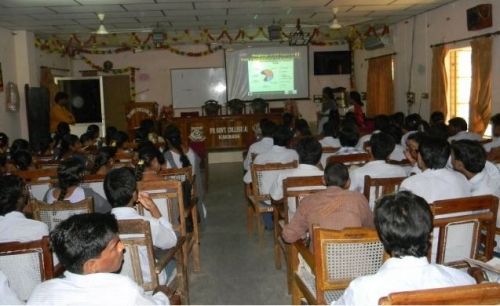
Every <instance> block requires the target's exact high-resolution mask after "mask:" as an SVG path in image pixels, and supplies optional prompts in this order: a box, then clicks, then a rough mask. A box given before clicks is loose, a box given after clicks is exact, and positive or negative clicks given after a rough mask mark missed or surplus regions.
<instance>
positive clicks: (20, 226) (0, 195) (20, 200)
mask: <svg viewBox="0 0 500 306" xmlns="http://www.w3.org/2000/svg"><path fill="white" fill-rule="evenodd" d="M27 201H28V189H27V188H26V185H25V184H24V182H23V180H22V179H21V178H20V177H18V176H15V175H6V176H0V242H11V241H19V242H27V241H32V240H39V239H42V237H43V236H47V235H48V234H49V228H48V227H47V225H46V224H45V223H43V222H40V221H36V220H31V219H28V218H26V217H25V216H24V213H23V211H24V208H25V207H26V204H27Z"/></svg>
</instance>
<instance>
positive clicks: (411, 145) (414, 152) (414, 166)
mask: <svg viewBox="0 0 500 306" xmlns="http://www.w3.org/2000/svg"><path fill="white" fill-rule="evenodd" d="M424 137H425V134H424V133H423V132H416V133H413V134H411V135H409V136H408V139H407V140H406V145H405V148H406V149H405V151H404V154H405V157H406V159H408V161H409V162H410V165H411V168H410V169H408V175H413V174H418V173H422V170H420V168H419V167H418V163H417V160H418V147H419V145H420V143H421V142H422V139H423V138H424Z"/></svg>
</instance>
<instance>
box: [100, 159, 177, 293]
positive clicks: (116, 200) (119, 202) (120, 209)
mask: <svg viewBox="0 0 500 306" xmlns="http://www.w3.org/2000/svg"><path fill="white" fill-rule="evenodd" d="M104 192H105V193H106V197H107V198H108V201H109V203H110V204H111V206H112V207H113V209H112V210H111V213H112V214H113V215H115V217H116V219H118V220H130V219H143V220H146V221H149V225H150V227H151V237H152V240H153V245H154V246H155V247H157V248H160V249H169V248H172V247H174V246H175V244H176V243H177V235H176V234H175V232H174V230H173V228H172V224H171V223H170V221H169V220H168V218H167V216H162V215H161V213H160V210H159V209H158V207H157V206H156V204H155V203H154V202H153V200H152V199H151V198H150V197H149V195H148V194H147V193H138V192H137V183H136V180H135V175H134V171H133V170H132V169H131V168H128V167H122V168H117V169H113V170H111V171H110V172H109V173H108V174H107V175H106V178H105V179H104ZM135 204H137V205H141V206H143V207H144V209H145V210H147V211H149V212H150V214H151V217H145V216H141V215H139V213H138V212H137V211H136V210H135V209H134V205H135ZM140 252H141V258H144V260H143V261H141V269H142V272H143V276H144V278H145V279H150V277H151V276H150V275H149V265H148V262H147V250H145V249H141V250H140ZM158 278H159V280H160V284H161V285H163V284H165V283H166V281H167V279H166V274H165V273H164V271H162V273H160V274H159V275H158Z"/></svg>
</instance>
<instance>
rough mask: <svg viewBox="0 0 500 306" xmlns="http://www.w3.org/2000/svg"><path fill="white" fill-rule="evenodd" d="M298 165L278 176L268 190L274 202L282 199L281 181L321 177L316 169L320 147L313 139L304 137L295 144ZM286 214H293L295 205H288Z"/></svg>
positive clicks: (319, 170)
mask: <svg viewBox="0 0 500 306" xmlns="http://www.w3.org/2000/svg"><path fill="white" fill-rule="evenodd" d="M296 150H297V153H298V154H299V165H298V167H297V168H295V169H287V170H284V171H282V172H281V173H280V174H278V177H277V178H276V180H275V181H274V183H273V184H272V185H271V188H270V189H269V195H270V196H271V198H272V199H273V200H275V201H279V200H281V199H282V198H283V180H284V179H286V178H288V177H293V176H322V175H323V171H322V170H321V169H319V168H318V162H319V159H320V158H321V145H320V144H319V142H318V141H317V140H316V139H314V138H313V137H304V138H302V139H301V140H300V141H299V143H298V144H297V149H296ZM288 212H289V214H290V216H291V215H293V214H294V213H295V203H289V207H288Z"/></svg>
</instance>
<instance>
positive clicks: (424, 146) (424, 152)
mask: <svg viewBox="0 0 500 306" xmlns="http://www.w3.org/2000/svg"><path fill="white" fill-rule="evenodd" d="M418 151H419V152H420V156H422V160H423V162H424V163H425V166H426V167H427V168H430V169H441V168H444V167H446V163H447V162H448V158H449V157H450V144H449V143H448V142H447V141H446V140H444V139H440V138H434V137H429V136H427V137H423V138H422V141H421V142H420V144H419V146H418Z"/></svg>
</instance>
